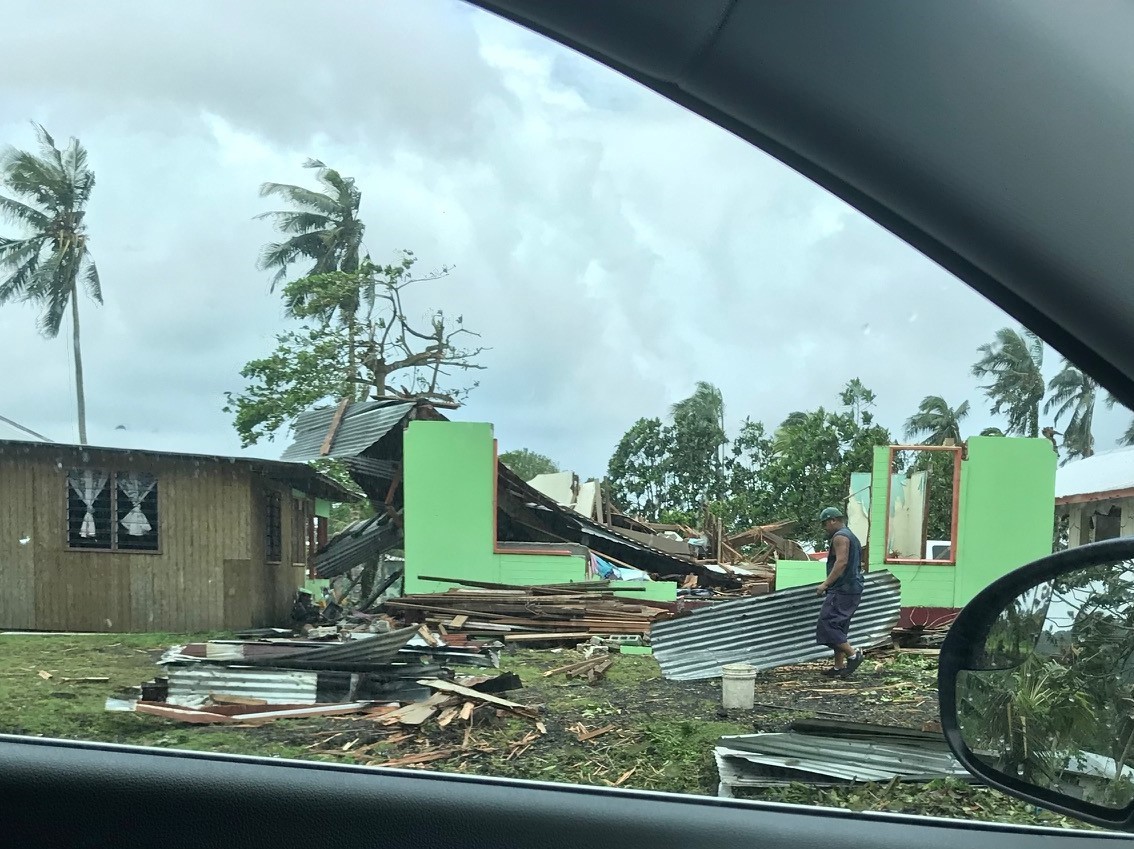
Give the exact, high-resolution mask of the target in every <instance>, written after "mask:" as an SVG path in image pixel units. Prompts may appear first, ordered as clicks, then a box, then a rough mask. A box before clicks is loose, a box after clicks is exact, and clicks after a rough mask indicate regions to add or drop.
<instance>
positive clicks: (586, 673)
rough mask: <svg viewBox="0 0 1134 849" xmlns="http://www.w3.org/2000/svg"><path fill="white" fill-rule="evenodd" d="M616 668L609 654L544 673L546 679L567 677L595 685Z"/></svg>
mask: <svg viewBox="0 0 1134 849" xmlns="http://www.w3.org/2000/svg"><path fill="white" fill-rule="evenodd" d="M612 666H614V657H613V656H612V655H609V654H596V655H595V656H594V657H591V658H588V659H586V660H580V661H577V662H575V663H568V664H567V665H566V666H557V667H556V668H555V669H549V670H547V672H545V673H543V677H544V678H549V677H550V676H552V675H566V676H567V677H568V678H582V679H584V680H585V681H586V682H587V683H588V684H594V683H596V682H598V681H600V680H602V679H603V678H605V677H606V673H607V672H609V671H610V668H611V667H612Z"/></svg>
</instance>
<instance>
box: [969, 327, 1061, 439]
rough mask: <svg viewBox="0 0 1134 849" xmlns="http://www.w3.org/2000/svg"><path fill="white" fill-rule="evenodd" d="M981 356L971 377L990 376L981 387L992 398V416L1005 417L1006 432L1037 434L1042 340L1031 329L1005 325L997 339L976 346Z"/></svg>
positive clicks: (1040, 391) (1040, 398) (1042, 380)
mask: <svg viewBox="0 0 1134 849" xmlns="http://www.w3.org/2000/svg"><path fill="white" fill-rule="evenodd" d="M977 353H979V354H980V355H981V358H980V359H979V360H977V361H976V362H975V363H973V367H972V373H973V376H974V377H991V378H992V382H991V383H989V384H987V385H986V386H982V387H980V388H981V389H983V390H984V391H985V394H986V395H988V397H989V399H990V400H991V401H992V413H993V415H999V414H1001V413H1004V414H1006V415H1007V417H1008V427H1007V429H1006V431H1005V432H1006V433H1010V434H1012V433H1015V434H1020V435H1021V436H1030V437H1038V436H1039V430H1040V428H1039V413H1040V405H1041V404H1042V403H1043V396H1044V393H1045V391H1046V386H1045V383H1044V379H1043V340H1042V339H1040V338H1039V337H1038V336H1036V335H1035V334H1034V333H1032V332H1031V331H1030V330H1024V331H1023V332H1020V331H1017V330H1013V329H1012V328H1010V327H1004V328H1001V329H1000V330H997V331H996V339H995V340H994V341H993V342H989V343H987V344H985V345H981V346H980V347H979V348H978V349H977Z"/></svg>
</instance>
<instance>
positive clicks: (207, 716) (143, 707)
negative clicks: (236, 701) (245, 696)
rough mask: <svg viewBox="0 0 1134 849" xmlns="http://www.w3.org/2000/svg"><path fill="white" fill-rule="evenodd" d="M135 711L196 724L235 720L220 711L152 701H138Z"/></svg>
mask: <svg viewBox="0 0 1134 849" xmlns="http://www.w3.org/2000/svg"><path fill="white" fill-rule="evenodd" d="M134 712H135V713H147V714H149V715H151V716H160V717H161V718H162V719H173V720H176V721H177V722H189V723H192V724H194V725H215V724H218V723H223V722H233V721H234V720H233V719H232V717H231V716H224V715H223V714H219V713H208V712H206V711H203V710H190V709H188V708H180V707H174V706H173V705H167V704H156V703H151V702H137V703H136V704H135V705H134Z"/></svg>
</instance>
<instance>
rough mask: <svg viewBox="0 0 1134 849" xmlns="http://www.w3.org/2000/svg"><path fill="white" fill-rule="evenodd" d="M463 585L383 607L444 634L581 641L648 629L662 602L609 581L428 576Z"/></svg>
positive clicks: (521, 641)
mask: <svg viewBox="0 0 1134 849" xmlns="http://www.w3.org/2000/svg"><path fill="white" fill-rule="evenodd" d="M424 580H427V581H438V582H442V583H447V584H459V585H461V586H462V587H464V589H450V590H448V591H447V592H439V593H429V594H424V593H423V594H418V595H406V596H403V597H402V598H399V599H390V600H387V601H386V602H385V607H386V608H387V609H389V610H391V611H394V612H396V613H397V614H398V615H400V616H402V617H403V618H404V619H405V621H406V622H407V623H418V622H421V623H424V624H425V625H427V626H431V627H433V628H435V629H436V630H437V631H438V632H439V633H440V634H442V635H443V636H444V638H445V639H449V638H452V637H453V636H456V635H464V636H466V637H496V638H497V639H502V640H504V641H505V642H507V643H519V644H524V643H547V642H554V643H579V642H584V641H586V640H589V639H590V638H591V637H594V636H610V635H637V636H640V637H644V636H645V635H646V634H648V633H649V630H650V623H651V622H653V621H654V619H656V618H657V617H658V616H661V615H664V614H666V613H667V611H666V609H665V608H664V607H662V606H655V605H652V604H651V603H649V602H646V601H644V600H643V601H638V600H636V599H628V598H623V597H619V596H616V595H615V594H614V591H613V589H612V588H611V586H610V582H609V581H586V582H579V583H571V584H544V585H539V586H515V585H509V584H490V583H484V582H476V581H462V580H458V579H453V578H424Z"/></svg>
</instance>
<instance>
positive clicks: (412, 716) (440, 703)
mask: <svg viewBox="0 0 1134 849" xmlns="http://www.w3.org/2000/svg"><path fill="white" fill-rule="evenodd" d="M450 700H451V699H450V697H449V696H447V695H445V694H444V693H434V694H433V695H432V696H430V697H429V698H428V699H426V700H425V701H424V702H412V703H410V704H408V705H405V706H404V707H400V708H398V709H397V710H394V711H391V712H390V713H387V714H384V715H381V716H379V717H377V721H378V722H379V723H380V724H382V725H397V724H398V723H402V724H403V725H421V724H422V723H423V722H425V721H426V720H428V719H429V718H430V717H431V716H433V714H435V713H437V711H438V710H440V709H441V708H443V707H445V706H447V705H448V704H449V702H450Z"/></svg>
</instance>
